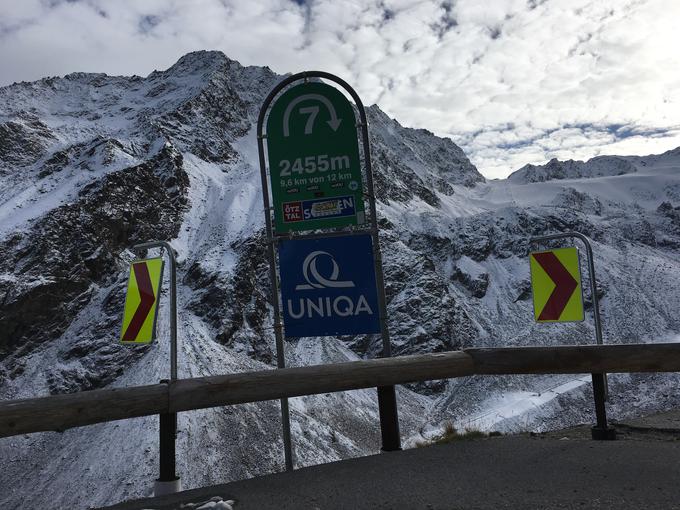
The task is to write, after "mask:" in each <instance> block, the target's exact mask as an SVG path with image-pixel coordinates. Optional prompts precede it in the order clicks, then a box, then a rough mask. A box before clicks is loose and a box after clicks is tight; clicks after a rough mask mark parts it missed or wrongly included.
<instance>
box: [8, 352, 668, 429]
mask: <svg viewBox="0 0 680 510" xmlns="http://www.w3.org/2000/svg"><path fill="white" fill-rule="evenodd" d="M600 372H608V373H615V372H680V344H678V343H667V344H629V345H589V346H560V347H510V348H499V349H466V350H463V351H455V352H446V353H438V354H423V355H415V356H402V357H395V358H383V359H374V360H366V361H352V362H347V363H336V364H332V365H316V366H310V367H300V368H285V369H280V370H264V371H259V372H244V373H240V374H230V375H218V376H212V377H199V378H195V379H182V380H178V381H175V382H174V383H172V384H154V385H149V386H137V387H132V388H115V389H103V390H92V391H83V392H80V393H72V394H66V395H54V396H49V397H41V398H32V399H25V400H10V401H2V402H0V437H7V436H13V435H17V434H26V433H31V432H43V431H51V430H52V431H63V430H65V429H68V428H71V427H79V426H84V425H91V424H94V423H100V422H106V421H114V420H121V419H125V418H136V417H139V416H147V415H153V414H163V413H175V412H179V411H190V410H192V409H203V408H207V407H217V406H225V405H232V404H243V403H247V402H260V401H264V400H275V399H279V398H283V397H297V396H302V395H314V394H319V393H330V392H336V391H345V390H355V389H360V388H374V387H377V386H389V385H393V384H404V383H409V382H416V381H427V380H436V379H449V378H454V377H463V376H469V375H484V374H581V373H600Z"/></svg>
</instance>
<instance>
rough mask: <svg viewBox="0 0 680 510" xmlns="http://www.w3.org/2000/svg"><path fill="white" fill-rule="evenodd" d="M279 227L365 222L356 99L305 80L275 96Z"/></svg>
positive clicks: (273, 151)
mask: <svg viewBox="0 0 680 510" xmlns="http://www.w3.org/2000/svg"><path fill="white" fill-rule="evenodd" d="M267 151H268V156H269V173H270V179H271V188H272V198H273V204H272V205H273V208H274V229H275V231H276V232H289V231H291V230H311V229H317V228H333V227H343V226H346V225H357V224H363V223H364V222H365V214H364V201H363V197H362V183H361V162H360V159H359V144H358V141H357V126H356V118H355V116H354V110H353V109H352V104H351V103H350V102H349V101H348V100H347V99H346V98H345V96H343V95H342V94H341V93H340V92H339V91H338V90H337V89H335V88H334V87H331V86H330V85H326V84H323V83H302V84H300V85H296V86H295V87H292V88H290V89H288V90H287V91H286V92H285V93H283V94H282V95H281V96H279V98H278V99H277V100H276V102H275V103H274V105H273V106H272V108H271V111H270V113H269V118H268V120H267Z"/></svg>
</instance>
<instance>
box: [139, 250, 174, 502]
mask: <svg viewBox="0 0 680 510" xmlns="http://www.w3.org/2000/svg"><path fill="white" fill-rule="evenodd" d="M151 248H160V249H161V250H163V249H165V253H166V254H167V256H168V260H169V261H170V382H174V381H176V380H177V261H176V259H175V250H173V248H172V246H170V244H169V243H167V242H165V241H151V242H148V243H140V244H136V245H134V246H133V247H132V251H134V252H141V251H144V250H148V249H151ZM161 382H165V383H167V382H168V381H167V380H163V381H161ZM159 421H160V424H159V434H160V455H159V464H160V466H159V471H160V472H159V477H158V480H156V481H155V483H154V490H153V492H154V496H162V495H164V494H172V493H175V492H179V491H181V490H182V484H181V480H180V477H179V476H177V475H176V464H175V459H176V452H175V442H176V439H177V413H164V414H161V415H160V416H159Z"/></svg>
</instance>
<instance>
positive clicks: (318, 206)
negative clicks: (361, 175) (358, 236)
mask: <svg viewBox="0 0 680 510" xmlns="http://www.w3.org/2000/svg"><path fill="white" fill-rule="evenodd" d="M355 214H356V207H355V202H354V197H353V196H346V197H336V198H331V199H328V198H319V199H316V200H303V201H301V202H284V203H283V221H284V222H286V223H288V222H292V221H303V220H318V219H324V218H340V217H343V216H354V215H355Z"/></svg>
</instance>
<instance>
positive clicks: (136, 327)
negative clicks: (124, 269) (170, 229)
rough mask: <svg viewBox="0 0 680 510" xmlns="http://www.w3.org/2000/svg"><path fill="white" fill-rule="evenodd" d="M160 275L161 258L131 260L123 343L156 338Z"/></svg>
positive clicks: (122, 331)
mask: <svg viewBox="0 0 680 510" xmlns="http://www.w3.org/2000/svg"><path fill="white" fill-rule="evenodd" d="M162 278H163V259H162V258H160V257H159V258H153V259H146V260H135V261H133V262H132V264H130V277H129V279H128V286H127V294H126V296H125V311H124V313H123V328H122V330H121V334H120V342H121V343H123V344H148V343H150V342H152V341H153V340H154V339H155V338H156V316H157V315H158V293H159V290H160V288H161V279H162Z"/></svg>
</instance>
